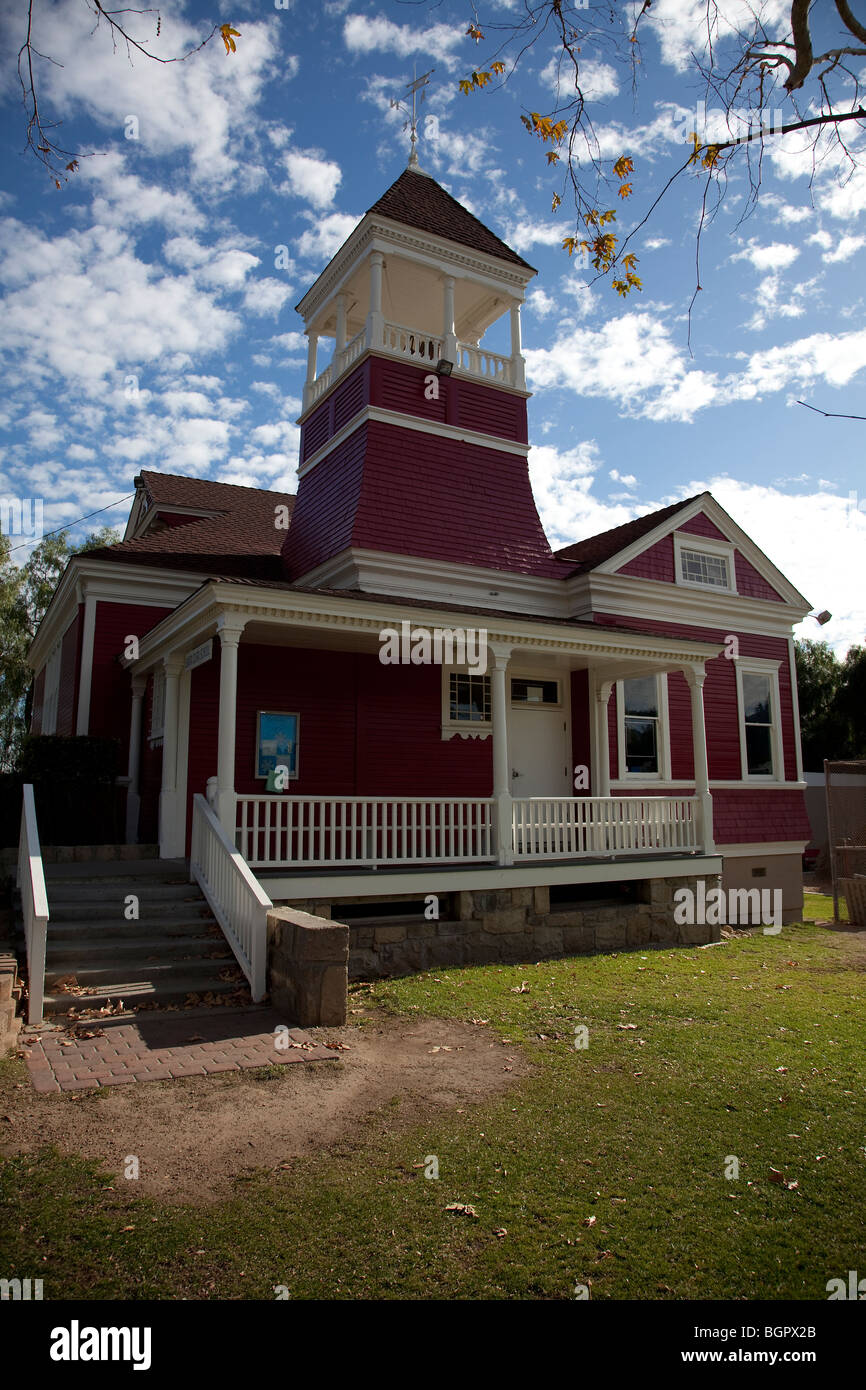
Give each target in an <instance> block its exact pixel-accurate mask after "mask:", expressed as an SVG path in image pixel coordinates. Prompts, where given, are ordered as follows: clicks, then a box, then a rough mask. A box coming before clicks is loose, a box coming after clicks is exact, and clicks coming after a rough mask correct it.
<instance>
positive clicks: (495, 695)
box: [488, 646, 514, 864]
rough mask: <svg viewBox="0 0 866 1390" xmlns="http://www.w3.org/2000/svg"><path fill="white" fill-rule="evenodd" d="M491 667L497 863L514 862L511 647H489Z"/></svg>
mask: <svg viewBox="0 0 866 1390" xmlns="http://www.w3.org/2000/svg"><path fill="white" fill-rule="evenodd" d="M488 651H489V653H490V657H491V659H492V666H491V668H490V713H491V717H492V720H493V796H494V799H495V801H496V824H497V828H498V842H499V862H500V864H513V863H514V844H513V838H512V799H511V760H510V758H509V756H508V685H507V677H506V670H507V667H508V661H509V658H510V656H511V648H510V647H499V646H497V647H493V646H490V647H488Z"/></svg>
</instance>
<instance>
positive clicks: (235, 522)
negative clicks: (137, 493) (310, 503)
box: [80, 471, 295, 579]
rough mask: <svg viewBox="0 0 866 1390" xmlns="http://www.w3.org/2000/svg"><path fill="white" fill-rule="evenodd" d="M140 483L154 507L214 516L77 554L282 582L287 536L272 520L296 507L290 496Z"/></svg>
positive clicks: (180, 481)
mask: <svg viewBox="0 0 866 1390" xmlns="http://www.w3.org/2000/svg"><path fill="white" fill-rule="evenodd" d="M140 483H141V486H142V488H143V489H144V490H145V492H146V493H147V497H148V500H149V502H150V503H151V505H153V506H166V507H171V506H176V507H184V508H193V509H194V508H199V507H200V508H201V509H202V511H207V512H210V513H216V515H209V516H205V517H202V518H200V519H196V518H195V517H191V518H190V520H189V521H188V522H187V523H186V525H183V526H177V527H168V528H166V529H165V530H162V531H148V532H147V533H146V534H145V535H143V536H139V537H137V538H132V539H130V540H123V541H119V542H118V544H117V545H109V546H105V547H103V548H102V549H98V550H87V551H82V552H80V553H81V554H82V555H86V556H87V558H88V559H93V560H122V561H126V562H127V563H130V564H139V565H140V564H144V565H160V566H162V567H164V568H168V569H182V570H195V571H199V572H201V573H203V574H214V573H216V574H234V575H239V574H248V575H256V576H257V577H260V578H262V579H265V578H274V579H277V578H282V577H283V571H282V565H281V561H280V550H281V547H282V543H283V541H284V540H285V536H286V532H285V529H283V528H281V529H279V530H278V529H277V527H276V526H275V525H274V517H275V508H276V507H278V506H286V507H288V509H289V515H291V512H292V508H293V507H294V503H295V498H294V496H293V495H292V494H291V493H289V492H265V491H263V490H262V489H261V488H255V487H241V486H240V485H238V484H236V483H215V482H212V481H211V480H210V479H208V478H184V477H182V476H181V475H180V474H175V473H152V472H149V471H145V472H143V473H141V474H140Z"/></svg>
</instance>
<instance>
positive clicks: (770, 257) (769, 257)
mask: <svg viewBox="0 0 866 1390" xmlns="http://www.w3.org/2000/svg"><path fill="white" fill-rule="evenodd" d="M799 254H800V249H799V247H797V246H792V245H791V243H790V242H783V241H774V242H773V243H772V245H770V246H757V245H755V244H754V243H753V244H752V245H751V246H746V247H744V248H743V250H742V251H737V252H735V254H734V255H733V256H732V257H731V260H732V261H751V263H752V265H753V266H754V267H755V269H756V270H769V271H779V270H787V268H788V266H789V265H793V263H794V261H795V260H796V259H797V257H798V256H799Z"/></svg>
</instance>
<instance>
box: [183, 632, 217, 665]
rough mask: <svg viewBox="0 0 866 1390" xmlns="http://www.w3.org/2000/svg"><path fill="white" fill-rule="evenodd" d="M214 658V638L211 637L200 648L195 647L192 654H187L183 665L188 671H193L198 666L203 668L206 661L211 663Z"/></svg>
mask: <svg viewBox="0 0 866 1390" xmlns="http://www.w3.org/2000/svg"><path fill="white" fill-rule="evenodd" d="M212 656H213V638H212V637H209V638H208V640H207V641H206V642H202V644H201V646H200V647H193V649H192V651H191V652H187V654H186V656H185V657H184V659H183V664H184V666H185V667H186V669H187V671H193V670H195V668H196V666H203V665H204V663H205V662H206V661H210V659H211V657H212Z"/></svg>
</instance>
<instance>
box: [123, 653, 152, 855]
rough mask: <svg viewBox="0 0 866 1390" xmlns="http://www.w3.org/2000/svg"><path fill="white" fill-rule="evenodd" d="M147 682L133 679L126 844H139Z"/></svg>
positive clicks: (137, 678)
mask: <svg viewBox="0 0 866 1390" xmlns="http://www.w3.org/2000/svg"><path fill="white" fill-rule="evenodd" d="M146 688H147V681H146V679H145V677H144V676H133V678H132V708H131V710H130V715H129V759H128V762H127V769H126V770H127V776H128V778H129V786H128V787H127V791H126V843H127V844H128V845H137V844H138V816H139V811H140V809H141V788H140V785H139V783H140V771H141V718H142V708H143V705H144V692H145V690H146Z"/></svg>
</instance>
